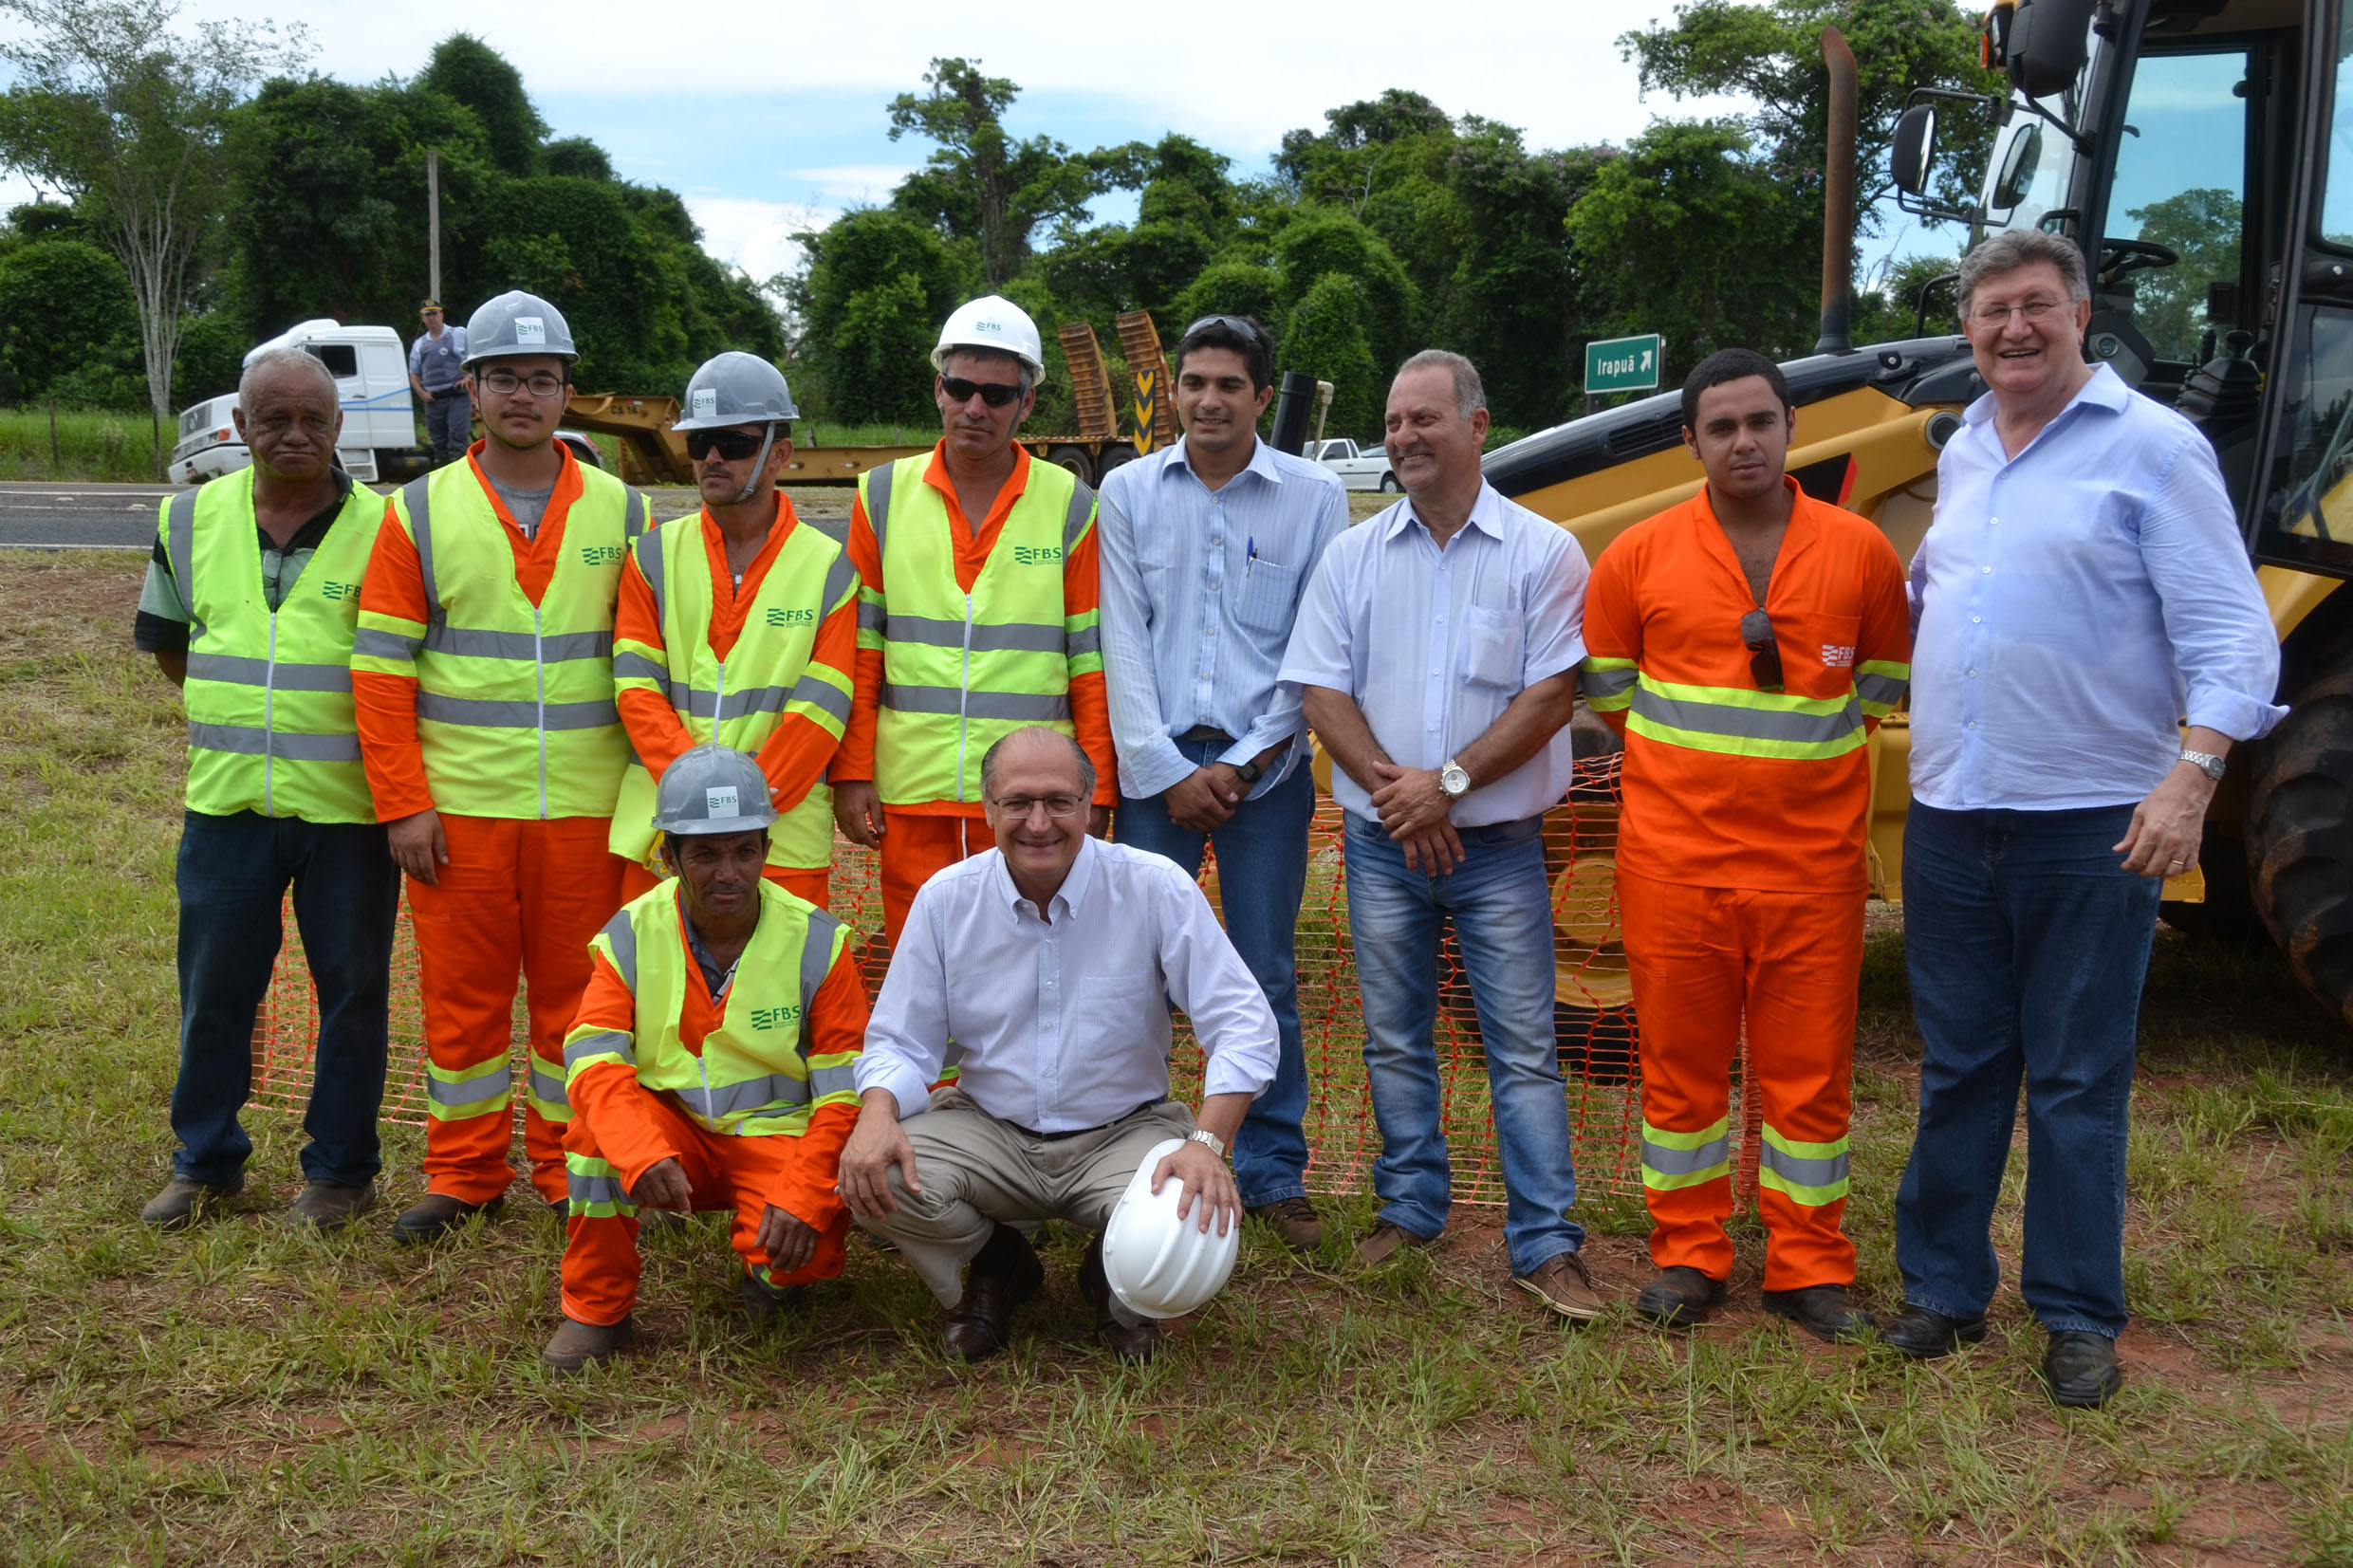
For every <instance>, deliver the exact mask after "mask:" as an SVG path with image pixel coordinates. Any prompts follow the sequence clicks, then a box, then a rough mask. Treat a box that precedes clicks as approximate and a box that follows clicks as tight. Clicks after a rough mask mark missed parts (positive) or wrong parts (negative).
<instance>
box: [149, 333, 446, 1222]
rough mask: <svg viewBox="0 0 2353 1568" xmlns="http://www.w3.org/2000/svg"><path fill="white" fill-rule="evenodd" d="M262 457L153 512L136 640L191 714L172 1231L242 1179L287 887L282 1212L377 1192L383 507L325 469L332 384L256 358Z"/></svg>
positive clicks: (335, 425) (383, 909)
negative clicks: (248, 1108) (356, 705)
mask: <svg viewBox="0 0 2353 1568" xmlns="http://www.w3.org/2000/svg"><path fill="white" fill-rule="evenodd" d="M232 417H233V418H234V419H235V421H236V426H237V434H239V435H240V436H242V437H244V439H245V443H246V445H247V447H248V448H250V450H251V452H252V454H253V462H252V466H251V467H250V468H247V469H244V470H239V471H238V472H235V473H232V474H229V475H227V476H226V477H223V478H220V479H215V480H213V482H212V483H211V484H209V485H207V486H205V487H204V488H203V489H199V490H186V491H182V492H181V493H180V494H178V495H175V496H172V497H170V498H169V499H167V500H166V501H165V502H164V503H163V508H162V515H161V517H160V519H159V520H158V526H157V537H156V547H155V555H154V558H153V560H152V562H151V563H149V565H148V568H147V582H146V586H145V588H144V589H142V590H141V592H140V594H139V616H138V619H137V620H136V622H135V623H134V625H133V630H132V638H133V641H134V642H135V644H136V645H137V646H138V647H139V648H140V649H143V650H144V651H146V652H148V653H151V654H153V655H155V656H156V665H157V668H158V669H160V670H161V671H162V672H163V673H164V675H165V677H166V678H167V679H169V680H171V681H172V682H173V683H174V684H175V685H176V686H179V687H180V688H182V690H183V691H184V692H185V694H186V697H187V704H188V802H187V812H186V815H185V817H184V818H183V820H182V822H181V827H180V840H179V860H178V866H177V869H176V873H175V881H176V886H177V889H178V894H179V997H180V1028H179V1078H178V1080H177V1081H176V1083H175V1084H174V1085H173V1087H172V1131H173V1132H174V1133H175V1134H177V1135H178V1138H179V1151H178V1153H176V1154H175V1155H174V1156H173V1160H172V1180H171V1182H170V1184H169V1185H167V1186H166V1187H165V1188H164V1189H163V1190H162V1191H161V1192H159V1193H157V1195H156V1197H155V1199H154V1200H153V1201H152V1202H150V1203H149V1204H148V1205H147V1208H146V1209H145V1211H144V1212H143V1213H142V1214H141V1216H140V1217H141V1218H142V1219H144V1220H145V1221H146V1222H147V1223H148V1224H150V1225H153V1226H157V1227H162V1228H164V1229H170V1230H176V1229H180V1228H183V1227H187V1226H189V1225H192V1224H194V1223H195V1222H196V1221H198V1220H201V1219H203V1218H205V1217H206V1216H207V1215H208V1214H209V1213H211V1212H213V1211H214V1210H216V1209H217V1208H219V1207H220V1206H221V1205H222V1204H223V1203H225V1202H226V1200H227V1199H229V1198H230V1197H231V1196H232V1195H234V1194H235V1193H236V1192H237V1191H238V1190H241V1189H242V1188H243V1187H244V1185H245V1162H246V1159H247V1157H248V1156H249V1155H250V1154H251V1153H252V1152H253V1143H252V1139H250V1137H248V1136H247V1135H246V1132H245V1129H244V1128H243V1127H241V1126H240V1125H238V1120H237V1114H238V1112H239V1111H240V1110H242V1109H243V1107H244V1105H245V1101H246V1098H247V1096H248V1095H249V1094H250V1091H251V1088H252V1060H251V1055H252V1042H253V1018H254V1014H255V1012H256V1011H257V1010H258V1009H259V1007H260V1005H261V1001H262V996H263V994H264V993H265V992H266V991H267V990H268V989H269V976H270V972H271V970H272V969H273V968H275V966H276V963H277V958H278V948H279V945H280V943H281V942H282V941H283V939H284V934H285V933H284V932H283V931H282V930H281V929H280V922H281V917H280V913H279V912H280V911H281V910H282V909H283V908H284V906H285V900H286V895H287V888H288V887H291V888H292V889H293V893H294V918H295V921H296V923H297V924H298V925H299V926H300V927H301V930H302V936H303V955H304V957H305V959H306V962H307V963H308V966H309V968H310V978H311V983H312V985H313V986H314V987H316V988H317V991H318V997H319V1039H318V1050H317V1057H316V1065H315V1070H314V1072H313V1075H312V1079H311V1091H310V1105H309V1108H308V1110H307V1111H306V1113H305V1115H304V1117H303V1130H304V1132H305V1133H306V1134H308V1141H306V1143H305V1144H304V1146H303V1153H302V1164H303V1175H304V1178H305V1181H304V1186H303V1190H302V1192H301V1195H300V1196H298V1197H297V1198H296V1199H295V1200H294V1206H293V1208H292V1209H291V1211H290V1212H289V1214H288V1216H287V1217H288V1220H289V1222H290V1223H292V1224H294V1225H296V1226H299V1227H317V1228H320V1229H332V1228H336V1227H341V1226H343V1225H346V1224H348V1223H350V1222H351V1221H352V1220H354V1219H357V1218H358V1217H359V1216H360V1215H361V1214H362V1213H365V1212H366V1211H367V1210H368V1209H369V1208H372V1207H373V1206H374V1205H375V1202H376V1187H375V1180H376V1173H377V1171H378V1170H379V1168H380V1164H381V1159H380V1151H379V1148H378V1144H377V1136H376V1113H377V1108H378V1106H379V1104H380V1101H381V1100H382V1098H383V1093H384V1054H385V1042H386V1038H387V1030H388V1026H389V1023H390V1019H389V1009H390V1005H391V998H392V974H391V968H392V933H393V917H394V912H395V910H396V909H397V908H398V904H399V897H400V883H399V872H398V868H397V867H396V866H394V864H393V862H392V857H391V854H390V852H389V850H388V849H387V848H386V843H385V832H384V829H383V828H382V826H380V824H379V823H378V822H377V821H376V806H375V802H374V799H373V797H372V796H371V794H370V793H369V789H368V781H367V774H366V772H365V771H364V769H363V768H362V767H361V762H360V737H359V729H358V726H357V723H356V721H355V719H354V716H353V712H352V703H351V647H352V640H353V636H354V633H355V630H356V628H357V625H358V621H359V614H360V583H361V578H362V577H363V576H364V575H365V573H366V570H367V563H368V557H369V554H370V552H371V551H372V550H373V549H374V547H375V544H376V534H377V530H378V528H379V527H380V526H382V524H383V520H384V503H383V502H382V501H381V500H380V499H379V498H378V497H377V496H375V495H374V494H372V493H371V492H370V491H369V490H368V489H366V488H365V487H363V486H360V485H355V484H353V483H352V482H351V476H350V475H349V474H347V473H345V472H343V470H341V469H339V468H337V467H336V466H335V438H336V436H337V435H338V434H341V432H342V430H343V414H342V411H341V410H340V409H339V408H338V407H337V406H336V397H335V378H334V377H333V376H331V375H329V374H328V372H327V368H326V366H325V365H324V364H322V363H321V362H320V361H319V360H317V359H315V358H313V357H312V356H311V355H310V354H308V353H306V352H305V351H304V350H302V349H299V348H275V349H271V350H269V351H268V352H267V353H263V354H257V355H255V356H254V357H253V359H252V360H251V362H250V363H249V364H248V365H247V366H246V369H245V376H244V378H242V379H241V380H240V381H239V382H238V384H237V408H236V410H235V411H234V413H233V415H232Z"/></svg>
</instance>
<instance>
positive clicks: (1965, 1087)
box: [1896, 801, 2161, 1338]
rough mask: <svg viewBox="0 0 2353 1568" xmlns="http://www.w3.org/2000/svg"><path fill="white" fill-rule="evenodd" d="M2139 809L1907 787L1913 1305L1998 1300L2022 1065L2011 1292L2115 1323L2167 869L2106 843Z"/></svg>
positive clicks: (2073, 1326)
mask: <svg viewBox="0 0 2353 1568" xmlns="http://www.w3.org/2000/svg"><path fill="white" fill-rule="evenodd" d="M2132 811H2133V808H2132V807H2131V806H2129V805H2117V806H2097V807H2092V808H2090V809H2087V810H2080V811H1939V810H1937V809H1936V808H1935V807H1934V806H1925V805H1922V804H1921V803H1920V802H1918V801H1914V802H1912V811H1911V816H1910V818H1909V820H1908V821H1906V823H1905V826H1904V834H1903V927H1904V930H1903V949H1904V965H1905V968H1907V969H1908V970H1909V971H1910V973H1911V978H1912V1011H1913V1015H1914V1017H1915V1018H1917V1019H1918V1021H1919V1026H1920V1038H1921V1040H1922V1042H1923V1047H1924V1048H1923V1050H1922V1053H1921V1057H1920V1119H1919V1131H1918V1133H1917V1134H1915V1136H1914V1139H1913V1144H1912V1160H1911V1163H1910V1164H1909V1165H1907V1166H1906V1167H1905V1168H1904V1172H1903V1185H1902V1186H1901V1187H1900V1188H1899V1190H1898V1191H1897V1194H1896V1262H1897V1264H1898V1265H1899V1267H1900V1268H1901V1269H1902V1271H1903V1294H1904V1300H1905V1301H1909V1302H1911V1303H1912V1304H1913V1305H1915V1306H1923V1307H1927V1308H1929V1309H1930V1310H1931V1311H1935V1312H1941V1313H1943V1314H1944V1315H1945V1316H1946V1317H1948V1318H1961V1319H1970V1318H1976V1317H1979V1316H1981V1315H1982V1314H1983V1313H1984V1312H1985V1310H1986V1307H1987V1305H1988V1304H1989V1303H1990V1302H1991V1301H1992V1300H1993V1291H1994V1287H1995V1286H1996V1285H1997V1284H1998V1283H1999V1282H2000V1275H2001V1270H2000V1265H1999V1264H1996V1262H1995V1261H1994V1257H1993V1243H1992V1223H1993V1202H1994V1199H1995V1197H1996V1196H1997V1195H1998V1194H1999V1193H2000V1191H2001V1187H2002V1171H2003V1169H2004V1168H2005V1166H2007V1164H2008V1163H2009V1159H2010V1128H2011V1124H2012V1123H2013V1122H2014V1121H2015V1120H2016V1118H2017V1114H2018V1082H2019V1079H2020V1078H2021V1077H2023V1078H2024V1079H2025V1080H2026V1088H2027V1193H2026V1247H2025V1252H2024V1256H2023V1259H2022V1262H2021V1266H2020V1268H2019V1279H2018V1284H2019V1290H2020V1293H2021V1294H2022V1295H2024V1296H2025V1297H2026V1300H2027V1304H2028V1305H2029V1306H2030V1307H2032V1308H2033V1309H2034V1315H2035V1317H2037V1318H2038V1319H2041V1320H2042V1322H2043V1326H2044V1327H2046V1328H2048V1329H2053V1330H2073V1331H2082V1332H2087V1333H2092V1334H2103V1335H2106V1336H2108V1337H2111V1338H2113V1337H2115V1336H2116V1335H2117V1334H2118V1332H2119V1331H2121V1329H2122V1328H2123V1326H2124V1319H2125V1313H2124V1141H2125V1128H2126V1122H2127V1119H2128V1114H2129V1110H2130V1104H2131V1098H2132V1075H2133V1052H2134V1043H2135V1037H2136V1035H2137V1033H2138V1029H2139V1024H2140V985H2141V981H2142V980H2143V979H2144V978H2145V977H2146V975H2147V972H2148V968H2149V945H2150V943H2151V941H2152V939H2153V938H2154V936H2155V934H2156V931H2157V904H2158V893H2159V890H2160V887H2161V884H2160V883H2158V881H2157V880H2155V879H2154V878H2152V877H2146V876H2134V875H2133V874H2132V873H2130V872H2128V871H2125V870H2124V869H2123V857H2122V856H2121V855H2119V854H2117V853H2116V851H2115V850H2114V849H2112V848H2111V847H2109V846H2111V845H2113V844H2115V843H2116V842H2117V841H2118V840H2119V839H2122V838H2123V837H2124V831H2125V828H2126V827H2127V826H2128V825H2129V824H2130V823H2131V821H2132Z"/></svg>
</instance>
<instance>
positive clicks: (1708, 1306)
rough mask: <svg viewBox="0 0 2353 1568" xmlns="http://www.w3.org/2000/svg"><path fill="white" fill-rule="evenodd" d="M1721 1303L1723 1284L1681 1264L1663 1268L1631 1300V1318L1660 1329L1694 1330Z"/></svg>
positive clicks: (1722, 1299)
mask: <svg viewBox="0 0 2353 1568" xmlns="http://www.w3.org/2000/svg"><path fill="white" fill-rule="evenodd" d="M1723 1304H1724V1282H1723V1281H1721V1280H1711V1279H1710V1278H1708V1276H1706V1275H1705V1274H1702V1273H1700V1272H1699V1270H1697V1269H1695V1268H1686V1267H1684V1266H1683V1265H1682V1264H1676V1265H1675V1266H1674V1267H1672V1268H1662V1269H1660V1270H1659V1271H1658V1277H1657V1278H1656V1279H1654V1280H1652V1281H1651V1282H1650V1283H1648V1284H1646V1285H1644V1286H1643V1287H1642V1294H1641V1295H1640V1296H1637V1297H1636V1298H1635V1299H1634V1315H1635V1316H1636V1317H1637V1318H1647V1319H1650V1320H1651V1321H1652V1322H1654V1323H1657V1324H1658V1326H1659V1327H1660V1328H1697V1327H1698V1326H1699V1325H1700V1324H1702V1323H1704V1322H1706V1321H1707V1320H1708V1314H1709V1313H1711V1312H1713V1311H1714V1310H1715V1309H1716V1308H1717V1307H1720V1306H1722V1305H1723Z"/></svg>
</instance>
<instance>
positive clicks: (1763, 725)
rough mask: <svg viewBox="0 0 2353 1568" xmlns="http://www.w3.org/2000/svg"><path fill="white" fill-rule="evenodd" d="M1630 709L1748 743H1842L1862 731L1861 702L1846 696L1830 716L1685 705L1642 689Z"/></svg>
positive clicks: (1674, 724)
mask: <svg viewBox="0 0 2353 1568" xmlns="http://www.w3.org/2000/svg"><path fill="white" fill-rule="evenodd" d="M1634 711H1635V712H1637V713H1640V714H1641V715H1642V717H1644V718H1646V719H1648V720H1650V721H1651V722H1652V723H1653V724H1663V725H1665V726H1667V727H1668V728H1670V729H1688V730H1690V731H1692V732H1693V733H1695V734H1700V735H1737V736H1740V737H1742V738H1743V739H1747V740H1759V741H1796V742H1799V743H1801V744H1804V745H1811V746H1820V745H1822V744H1824V743H1825V742H1827V741H1836V740H1843V739H1844V738H1845V737H1846V736H1848V735H1851V734H1853V733H1854V732H1855V731H1856V730H1858V729H1862V702H1861V700H1860V699H1858V698H1855V697H1849V698H1847V699H1846V706H1845V707H1843V708H1842V709H1840V710H1838V711H1837V712H1835V713H1793V712H1790V711H1789V710H1787V709H1782V708H1734V707H1732V706H1731V705H1730V704H1728V703H1719V702H1689V701H1685V700H1684V699H1682V698H1679V697H1664V696H1660V695H1659V694H1658V692H1654V691H1652V690H1651V689H1650V688H1649V687H1647V686H1644V687H1640V688H1639V689H1637V690H1636V692H1635V693H1634Z"/></svg>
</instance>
